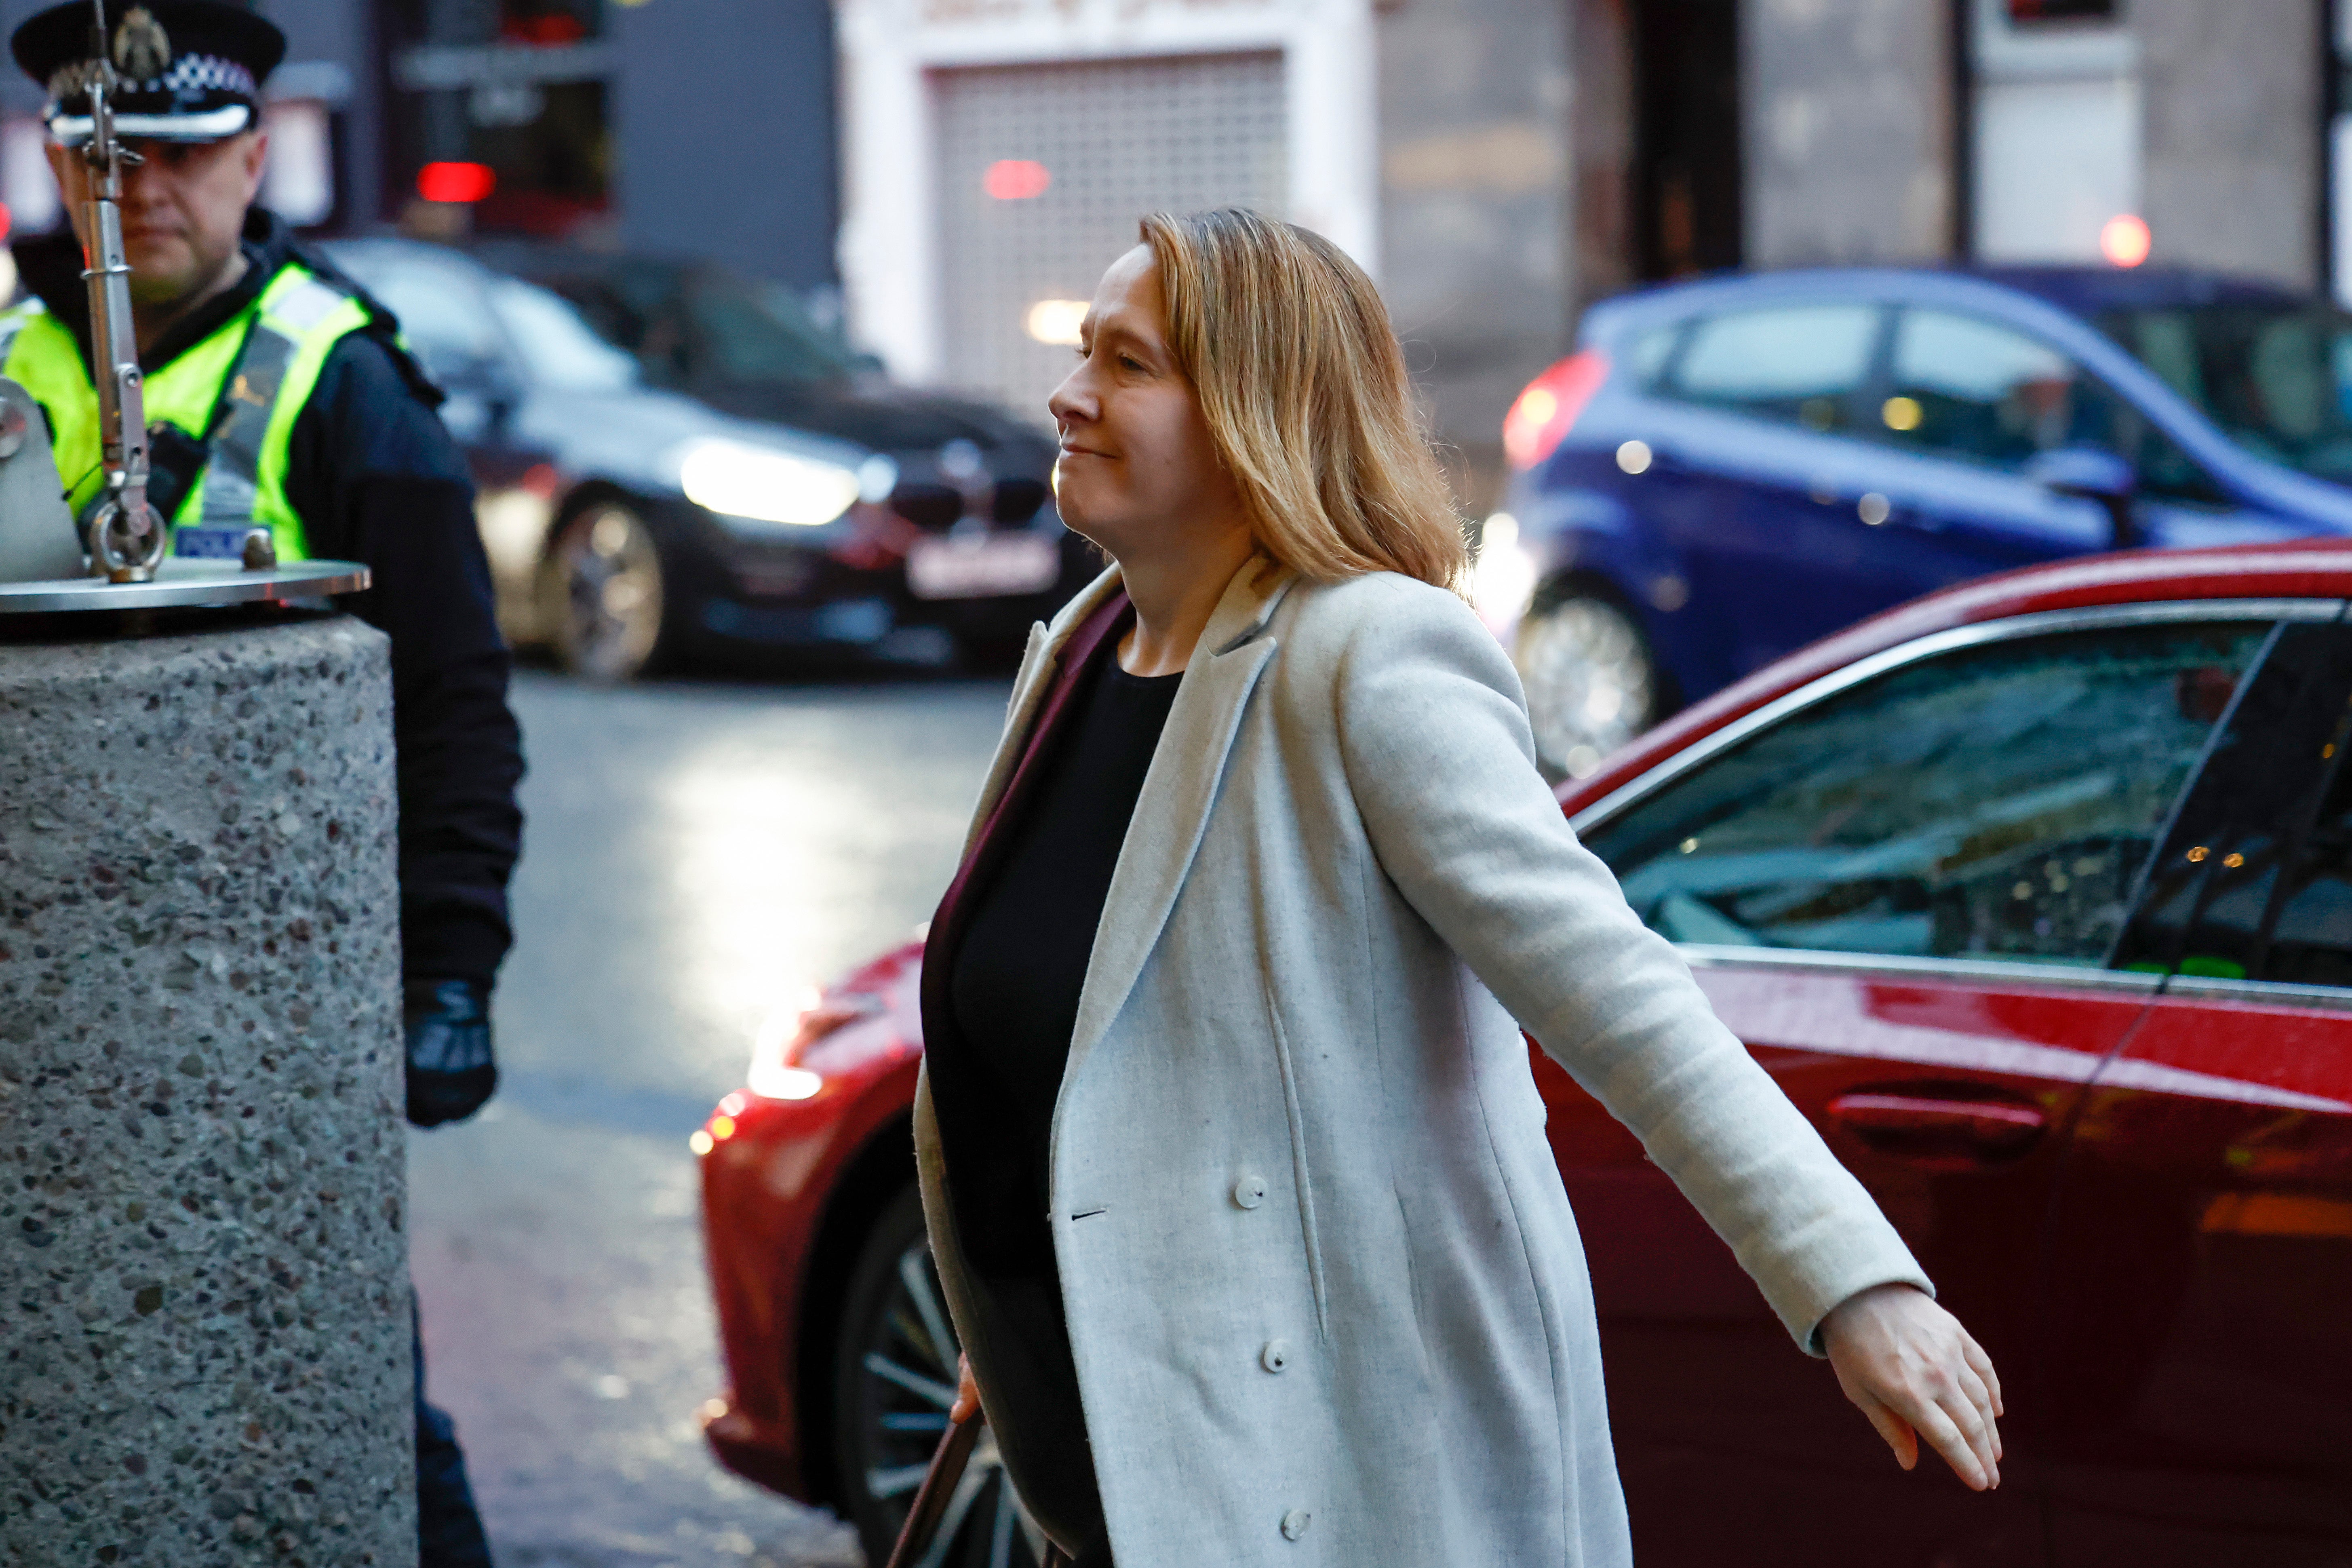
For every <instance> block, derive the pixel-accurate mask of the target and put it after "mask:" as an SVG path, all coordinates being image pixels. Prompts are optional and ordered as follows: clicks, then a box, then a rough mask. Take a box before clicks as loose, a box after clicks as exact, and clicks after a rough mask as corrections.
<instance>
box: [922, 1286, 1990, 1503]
mask: <svg viewBox="0 0 2352 1568" xmlns="http://www.w3.org/2000/svg"><path fill="white" fill-rule="evenodd" d="M1822 1345H1823V1346H1824V1347H1825V1348H1826V1349H1827V1350H1828V1352H1829V1356H1830V1365H1831V1366H1832V1367H1834V1368H1836V1369H1837V1380H1838V1386H1839V1387H1840V1388H1843V1389H1844V1390H1845V1396H1846V1397H1847V1398H1848V1399H1851V1400H1853V1403H1854V1405H1856V1406H1857V1407H1859V1408H1860V1410H1861V1411H1862V1413H1863V1414H1864V1415H1867V1416H1869V1417H1870V1424H1871V1425H1872V1426H1875V1427H1877V1428H1878V1435H1879V1436H1882V1437H1884V1438H1885V1439H1886V1446H1887V1447H1890V1448H1892V1449H1894V1450H1895V1459H1896V1460H1897V1461H1898V1462H1899V1463H1900V1464H1901V1465H1902V1466H1903V1468H1905V1469H1906V1470H1907V1469H1909V1468H1911V1467H1912V1466H1914V1465H1916V1464H1917V1463H1918V1462H1919V1439H1920V1438H1922V1437H1925V1438H1927V1446H1928V1447H1931V1448H1933V1449H1935V1450H1936V1452H1937V1453H1938V1454H1941V1455H1942V1456H1944V1462H1945V1463H1946V1464H1948V1465H1949V1466H1951V1467H1952V1473H1953V1474H1955V1475H1957V1476H1958V1477H1959V1478H1960V1479H1961V1480H1963V1481H1965V1482H1967V1483H1968V1485H1969V1488H1970V1489H1972V1490H1976V1491H1986V1490H1989V1489H1991V1488H1993V1487H1997V1486H1999V1485H2000V1427H1999V1426H1995V1425H1994V1422H1995V1420H1996V1418H1997V1417H1999V1416H2000V1415H2001V1414H2002V1409H2001V1403H2000V1374H1999V1373H1995V1372H1994V1371H1993V1369H1992V1358H1991V1357H1990V1356H1988V1355H1986V1354H1985V1353H1984V1349H1983V1347H1982V1346H1980V1345H1979V1344H1978V1343H1977V1342H1976V1341H1974V1340H1973V1339H1970V1338H1969V1331H1967V1330H1966V1329H1964V1328H1962V1327H1960V1321H1959V1320H1958V1318H1955V1317H1954V1316H1952V1314H1951V1313H1949V1312H1947V1311H1946V1310H1944V1309H1943V1308H1941V1307H1938V1306H1937V1305H1936V1303H1935V1302H1934V1301H1932V1300H1929V1299H1928V1297H1927V1292H1926V1291H1924V1290H1920V1289H1916V1288H1914V1287H1912V1286H1909V1285H1874V1286H1872V1287H1871V1288H1870V1289H1867V1290H1861V1291H1857V1292H1855V1293H1854V1294H1853V1295H1852V1296H1849V1297H1847V1298H1846V1299H1845V1300H1843V1301H1841V1302H1839V1303H1838V1305H1837V1306H1836V1308H1835V1309H1833V1310H1832V1311H1831V1313H1830V1315H1829V1316H1828V1317H1827V1318H1826V1319H1824V1320H1823V1321H1822ZM968 1375H969V1374H967V1376H968Z"/></svg>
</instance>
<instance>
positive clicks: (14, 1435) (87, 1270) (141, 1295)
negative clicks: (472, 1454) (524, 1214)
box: [0, 613, 416, 1568]
mask: <svg viewBox="0 0 2352 1568" xmlns="http://www.w3.org/2000/svg"><path fill="white" fill-rule="evenodd" d="M64 619H66V620H68V621H72V622H79V621H80V620H82V619H83V617H66V618H64ZM385 647H386V645H385V642H384V639H383V637H382V636H380V635H379V634H378V633H376V632H374V631H373V630H370V629H369V628H367V627H366V626H362V625H361V624H360V623H359V622H357V621H353V620H351V619H348V618H345V617H341V616H324V615H317V614H299V613H296V614H287V613H278V614H274V615H273V614H268V613H258V614H256V613H247V614H245V615H242V616H231V617H227V618H226V620H224V619H222V618H220V617H215V619H214V620H213V621H212V622H211V623H209V624H205V623H196V624H194V625H193V626H191V627H190V628H189V629H183V630H179V631H174V632H171V633H168V634H167V635H150V636H146V637H121V636H115V637H104V636H100V635H98V633H97V628H95V627H92V626H83V625H79V624H74V625H64V626H59V624H58V623H57V622H52V623H51V624H50V626H48V627H47V629H45V630H44V631H42V632H39V633H37V634H26V633H21V632H19V633H10V634H8V636H7V638H6V640H0V1564H6V1565H10V1568H13V1565H15V1564H18V1563H23V1564H28V1565H29V1564H35V1563H38V1564H44V1565H47V1564H73V1565H75V1568H80V1565H82V1564H92V1563H131V1564H152V1565H153V1568H165V1565H169V1568H200V1565H210V1564H215V1563H223V1564H229V1563H236V1564H242V1563H254V1564H263V1563H268V1564H273V1565H281V1564H297V1563H299V1564H308V1565H310V1568H349V1565H352V1564H360V1563H373V1564H380V1565H382V1568H413V1565H414V1564H415V1562H416V1515H415V1426H414V1416H413V1414H412V1408H411V1403H410V1399H411V1393H410V1385H411V1376H412V1373H411V1368H410V1360H409V1357H410V1332H411V1330H410V1319H409V1294H408V1263H407V1238H406V1236H405V1233H404V1218H405V1216H404V1212H403V1211H404V1204H405V1200H406V1145H405V1142H404V1132H403V1122H402V1103H403V1101H402V1085H401V1071H402V1065H401V1064H402V1050H401V1043H400V1018H399V992H400V986H399V979H400V964H399V952H400V943H399V928H398V894H397V891H396V888H395V879H394V876H395V865H394V794H393V789H394V780H393V753H392V722H391V715H392V690H391V681H390V676H389V673H388V665H387V661H386V657H385Z"/></svg>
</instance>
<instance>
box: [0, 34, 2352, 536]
mask: <svg viewBox="0 0 2352 1568" xmlns="http://www.w3.org/2000/svg"><path fill="white" fill-rule="evenodd" d="M261 8H262V9H263V10H264V11H266V12H267V13H268V15H270V16H272V17H273V18H274V19H276V20H277V21H278V23H279V25H280V26H283V27H284V28H285V29H286V30H287V32H288V34H289V39H290V41H291V44H292V48H291V52H290V54H289V61H288V64H287V65H286V66H285V67H284V68H281V70H280V71H279V73H278V77H277V78H276V79H274V80H273V82H272V84H271V96H272V102H271V104H270V106H269V110H268V112H269V118H270V123H271V126H272V135H273V157H272V164H271V169H270V174H269V185H268V189H267V191H266V193H265V194H266V199H268V201H270V203H271V204H272V205H275V206H277V207H278V209H279V210H280V211H283V212H285V213H287V214H288V215H289V216H291V217H293V218H294V219H295V220H296V221H297V222H299V223H300V224H303V225H305V226H310V227H313V228H316V229H318V230H320V231H321V232H350V231H365V230H373V229H383V228H390V227H399V228H404V229H406V230H407V231H409V232H413V233H418V234H424V235H431V236H437V237H444V238H448V239H452V240H460V241H462V240H466V239H467V238H477V237H509V238H514V237H520V238H524V239H531V240H537V241H539V242H541V243H546V244H551V245H579V246H591V247H608V248H624V247H625V248H630V249H640V250H650V251H657V252H663V253H668V254H691V255H699V256H708V257H712V258H717V259H719V260H721V261H724V262H726V263H728V264H730V265H731V266H733V267H735V268H739V269H740V270H743V271H745V272H748V273H751V274H754V275H757V276H761V277H765V278H770V279H776V280H778V281H781V282H784V283H787V284H790V285H792V286H794V287H796V288H798V289H803V290H808V291H812V292H813V293H814V294H815V295H816V296H817V297H818V298H819V299H820V300H832V299H836V298H837V299H838V300H840V301H841V303H842V304H843V306H844V308H845V312H846V325H847V326H848V328H849V330H850V331H851V333H852V335H853V336H854V337H856V339H858V340H859V341H860V342H862V344H863V345H864V346H866V347H868V348H870V349H872V350H874V351H875V352H876V353H879V354H880V355H881V356H882V357H883V359H884V360H885V361H886V362H887V364H888V365H889V367H890V368H891V370H892V371H893V372H894V373H896V374H898V375H900V376H903V377H905V378H907V379H909V380H913V381H919V382H929V383H938V384H949V385H953V386H958V387H962V388H966V389H970V390H972V391H975V392H980V393H982V394H985V395H991V396H993V397H997V398H1000V399H1003V400H1004V401H1006V402H1008V403H1009V404H1011V405H1013V406H1015V407H1016V408H1018V409H1022V410H1024V411H1027V412H1028V413H1029V414H1031V415H1032V416H1034V417H1036V418H1038V419H1039V420H1041V421H1042V420H1043V419H1044V417H1045V413H1044V401H1045V395H1046V393H1047V391H1048V390H1049V389H1050V388H1051V387H1052V386H1053V384H1055V382H1056V381H1057V380H1058V379H1059V377H1060V374H1062V370H1063V367H1064V366H1065V365H1066V362H1067V357H1068V353H1069V342H1070V340H1071V337H1072V335H1073V333H1074V331H1075V327H1076V317H1077V316H1078V314H1080V313H1081V312H1082V311H1083V308H1084V301H1085V300H1086V299H1087V296H1088V295H1090V294H1091V293H1092V291H1093V287H1094V282H1095V280H1096V279H1097V277H1098V276H1099V274H1100V272H1101V269H1102V268H1103V266H1104V265H1105V264H1107V263H1108V260H1109V259H1110V258H1112V257H1114V256H1116V255H1117V254H1118V252H1119V251H1120V250H1122V249H1124V248H1125V247H1127V246H1128V245H1129V244H1131V243H1133V237H1134V234H1135V220H1136V219H1137V217H1138V216H1140V215H1141V214H1142V213H1144V212H1147V211H1150V210H1152V209H1154V208H1162V207H1165V208H1173V209H1180V210H1181V209H1186V208H1195V207H1200V206H1204V205H1219V204H1225V203H1244V204H1247V205H1255V206H1258V207H1261V208H1265V209H1266V210H1269V211H1273V212H1276V213H1279V214H1281V215H1282V216H1286V217H1289V218H1292V219H1294V220H1296V221H1298V222H1302V223H1305V224H1307V225H1309V226H1313V227H1315V228H1317V229H1318V230H1319V231H1321V232H1322V233H1324V234H1326V235H1328V236H1329V237H1331V238H1332V239H1334V240H1335V241H1337V242H1338V243H1339V245H1341V246H1342V247H1345V248H1346V249H1347V250H1348V251H1349V253H1350V254H1352V255H1354V256H1355V257H1356V258H1359V259H1360V261H1362V262H1363V264H1364V265H1365V266H1366V267H1367V268H1369V269H1370V271H1371V272H1372V274H1373V276H1374V277H1375V278H1376V279H1378V280H1379V281H1380V283H1381V287H1382V289H1383V290H1384V292H1385V293H1386V295H1387V297H1388V300H1389V301H1390V305H1391V311H1392V313H1393V316H1394V318H1395V321H1396V323H1397V326H1398V328H1399V331H1400V332H1401V333H1402V336H1403V338H1404V339H1405V342H1406V344H1407V348H1408V353H1409V354H1410V357H1411V362H1412V367H1413V370H1414V373H1415V377H1416V382H1417V384H1418V385H1419V387H1420V389H1421V392H1422V394H1423V398H1424V400H1425V402H1426V405H1427V407H1428V411H1429V415H1430V418H1431V421H1432V424H1433V427H1434V429H1435V430H1436V432H1437V434H1438V435H1439V437H1441V438H1442V440H1443V441H1444V443H1445V444H1446V447H1447V450H1448V453H1449V457H1450V458H1451V460H1452V461H1453V463H1454V468H1455V470H1456V474H1457V478H1458V479H1459V480H1460V481H1461V483H1462V486H1463V489H1464V492H1465V502H1466V503H1467V504H1469V505H1472V506H1474V507H1475V506H1476V505H1478V504H1480V503H1482V502H1483V501H1484V500H1486V498H1487V496H1488V495H1489V494H1490V493H1491V490H1492V487H1493V482H1494V479H1495V477H1496V474H1497V473H1498V470H1499V463H1500V454H1499V446H1498V437H1497V432H1498V430H1499V426H1500V422H1501V418H1502V415H1503V412H1504V410H1505V409H1506V408H1507V406H1508V405H1509V403H1510V400H1511V398H1512V397H1513V396H1514V395H1516V393H1517V390H1518V389H1519V387H1521V386H1522V385H1524V384H1525V383H1526V382H1527V381H1528V379H1529V378H1530V377H1531V376H1533V375H1534V374H1537V373H1538V371H1540V370H1541V369H1542V368H1543V367H1544V365H1546V364H1547V363H1549V362H1550V361H1551V360H1552V359H1554V358H1555V357H1557V356H1558V355H1559V353H1562V352H1563V351H1564V350H1565V348H1566V347H1567V345H1568V343H1569V342H1570V339H1571V337H1572V334H1573V331H1574V327H1575V322H1576V320H1577V317H1578V314H1579V312H1580V310H1581V309H1582V307H1583V306H1584V305H1585V304H1586V303H1588V302H1590V301H1591V300H1594V299H1597V298H1599V297H1601V296H1602V295H1604V294H1608V293H1611V292H1613V291H1615V290H1618V289H1623V288H1626V287H1629V286H1631V285H1633V284H1636V283H1639V282H1642V281H1644V280H1648V279H1664V278H1672V277H1677V276H1682V275H1685V274H1689V273H1694V272H1701V271H1707V270H1713V269H1717V268H1732V267H1746V268H1778V267H1791V266H1802V265H1809V264H1816V263H1831V262H1867V261H1885V262H1895V263H1918V262H1944V261H1954V260H1969V261H1983V262H2010V261H2020V262H2030V261H2081V262H2090V263H2095V264H2139V263H2143V262H2145V263H2150V264H2158V265H2162V264H2179V265H2188V266H2198V267H2211V268H2221V269H2226V270H2229V271H2232V272H2239V273H2246V274H2252V275H2254V276H2259V277H2265V278H2270V279H2276V280H2278V281H2281V282H2284V283H2287V284H2290V285H2293V286H2296V287H2302V288H2308V289H2315V290H2317V289H2323V288H2329V287H2332V288H2333V289H2335V291H2336V292H2337V293H2338V294H2339V295H2340V296H2343V297H2346V298H2352V114H2347V113H2346V112H2344V111H2345V110H2347V109H2352V100H2348V99H2347V95H2346V93H2345V91H2344V89H2343V88H2342V87H2341V85H2340V82H2341V80H2342V79H2344V78H2345V76H2346V65H2345V62H2346V61H2347V58H2352V0H2230V3H2228V4H2223V3H2221V0H261ZM35 9H37V4H36V3H35V0H0V23H5V25H8V26H14V24H15V23H16V21H18V20H21V19H22V18H23V17H24V16H26V15H29V14H30V13H31V12H32V11H33V10H35ZM39 99H40V94H39V91H38V89H36V88H35V87H34V86H33V84H31V83H30V82H26V81H22V80H17V79H13V78H12V79H9V80H8V81H7V83H6V85H5V88H0V201H5V204H6V205H7V207H8V209H9V212H10V215H11V216H12V218H13V221H14V222H15V224H16V226H17V227H18V228H20V229H22V228H27V227H35V228H37V227H43V226H48V225H49V224H51V223H54V222H56V221H58V214H57V212H56V198H55V190H54V186H53V185H51V184H50V183H49V180H48V175H47V167H46V164H45V163H44V161H43V158H42V155H41V140H42V137H41V130H40V126H39V124H38V121H37V119H36V118H35V115H36V111H37V109H38V107H39ZM2339 189H2341V190H2342V191H2343V192H2344V193H2345V194H2344V195H2338V194H2337V193H2338V191H2339ZM835 290H837V291H838V292H837V294H836V293H835Z"/></svg>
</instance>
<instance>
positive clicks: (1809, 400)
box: [1664, 305, 1879, 430]
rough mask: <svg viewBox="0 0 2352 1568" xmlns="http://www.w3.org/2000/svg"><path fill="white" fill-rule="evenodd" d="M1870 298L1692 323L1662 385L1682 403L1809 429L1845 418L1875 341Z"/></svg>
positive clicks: (1748, 312) (1845, 420)
mask: <svg viewBox="0 0 2352 1568" xmlns="http://www.w3.org/2000/svg"><path fill="white" fill-rule="evenodd" d="M1878 323H1879V311H1878V308H1877V307H1876V306H1874V305H1796V306H1786V307H1782V308H1780V309H1777V310H1742V311H1738V312H1736V313H1733V314H1729V315H1722V316H1714V317H1710V318H1708V319H1707V320H1706V321H1700V322H1698V323H1697V324H1696V326H1694V327H1693V328H1692V329H1691V333H1690V338H1689V341H1688V342H1685V344H1684V346H1683V350H1682V353H1681V355H1680V357H1679V359H1678V360H1677V362H1676V363H1675V366H1674V368H1673V370H1672V371H1671V372H1670V373H1669V374H1668V377H1667V384H1666V386H1665V388H1664V390H1665V391H1666V392H1667V393H1668V394H1669V395H1672V396H1676V397H1680V398H1682V399H1684V400H1685V401H1687V402H1692V403H1705V404H1711V405H1716V406H1717V407H1723V408H1734V409H1738V411H1739V412H1741V413H1743V414H1752V415H1755V416H1759V417H1760V418H1766V419H1781V420H1788V421H1790V422H1791V423H1794V424H1801V425H1805V426H1810V427H1811V428H1812V429H1815V430H1833V429H1838V428H1842V427H1843V426H1847V425H1849V424H1851V423H1852V420H1853V398H1854V395H1855V394H1856V393H1857V392H1859V390H1860V389H1861V387H1862V384H1863V380H1864V377H1865V376H1866V375H1867V374H1868V373H1869V370H1870V358H1871V353H1872V350H1873V349H1874V346H1875V344H1876V342H1877V336H1878Z"/></svg>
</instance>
